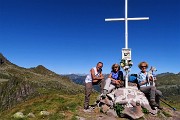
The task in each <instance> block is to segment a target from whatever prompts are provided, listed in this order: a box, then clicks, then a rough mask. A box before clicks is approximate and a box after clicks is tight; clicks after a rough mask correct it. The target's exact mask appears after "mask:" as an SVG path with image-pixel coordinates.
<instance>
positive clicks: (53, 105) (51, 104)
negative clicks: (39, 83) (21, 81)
mask: <svg viewBox="0 0 180 120" xmlns="http://www.w3.org/2000/svg"><path fill="white" fill-rule="evenodd" d="M96 96H97V93H94V94H92V96H91V101H90V103H91V104H92V103H93V101H94V100H95V99H96ZM83 102H84V94H77V95H65V94H60V93H57V92H49V93H47V94H45V95H43V96H41V97H36V98H34V99H31V100H28V101H26V102H24V103H21V104H18V105H17V106H16V107H14V108H12V109H11V110H7V111H4V112H2V113H0V116H1V119H4V120H10V119H12V120H13V117H12V116H13V114H14V113H16V112H23V113H24V115H27V114H28V113H30V112H32V113H33V114H34V115H35V116H36V118H25V119H29V120H31V119H33V120H41V119H43V120H44V119H48V120H57V119H69V120H70V119H72V120H73V119H75V116H78V115H79V114H81V113H79V109H82V108H83ZM43 110H45V111H48V112H50V115H49V116H48V117H42V116H40V115H39V113H40V111H43Z"/></svg>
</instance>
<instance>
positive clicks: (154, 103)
mask: <svg viewBox="0 0 180 120" xmlns="http://www.w3.org/2000/svg"><path fill="white" fill-rule="evenodd" d="M150 105H151V106H153V107H158V106H159V105H158V104H157V103H156V102H155V100H151V101H150Z"/></svg>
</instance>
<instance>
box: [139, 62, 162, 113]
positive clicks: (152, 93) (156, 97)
mask: <svg viewBox="0 0 180 120" xmlns="http://www.w3.org/2000/svg"><path fill="white" fill-rule="evenodd" d="M138 67H139V69H140V70H141V72H140V73H139V74H138V76H137V79H138V84H139V86H140V91H142V92H143V93H144V94H145V95H148V96H149V102H150V105H151V106H152V107H158V108H159V109H162V108H161V107H160V96H162V92H161V91H159V90H157V89H156V87H155V86H152V85H150V83H149V82H148V79H149V80H150V81H152V80H153V78H152V77H150V78H148V76H147V74H148V73H147V68H148V63H147V62H140V63H139V65H138Z"/></svg>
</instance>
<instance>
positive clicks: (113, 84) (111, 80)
mask: <svg viewBox="0 0 180 120" xmlns="http://www.w3.org/2000/svg"><path fill="white" fill-rule="evenodd" d="M111 69H112V71H111V73H110V74H109V76H108V78H107V79H106V83H105V86H104V90H103V95H104V96H105V95H106V94H107V93H109V92H111V91H112V90H113V89H114V88H118V87H124V81H123V72H122V71H120V66H119V65H118V64H113V65H112V68H111Z"/></svg>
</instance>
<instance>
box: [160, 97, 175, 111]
mask: <svg viewBox="0 0 180 120" xmlns="http://www.w3.org/2000/svg"><path fill="white" fill-rule="evenodd" d="M160 100H161V101H162V102H163V103H165V104H166V105H167V106H169V107H170V108H172V109H173V110H174V111H176V108H174V107H172V106H171V105H169V104H168V103H166V102H165V101H163V100H162V99H160Z"/></svg>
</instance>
